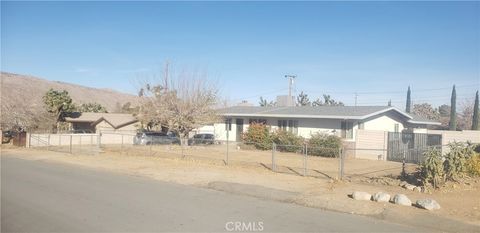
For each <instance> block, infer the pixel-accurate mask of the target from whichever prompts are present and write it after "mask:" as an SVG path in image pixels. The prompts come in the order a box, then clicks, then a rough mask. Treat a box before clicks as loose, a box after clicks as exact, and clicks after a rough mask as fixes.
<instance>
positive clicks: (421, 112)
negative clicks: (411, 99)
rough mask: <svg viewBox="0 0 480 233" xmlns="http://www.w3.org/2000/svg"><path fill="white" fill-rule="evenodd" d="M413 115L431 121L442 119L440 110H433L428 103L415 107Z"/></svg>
mask: <svg viewBox="0 0 480 233" xmlns="http://www.w3.org/2000/svg"><path fill="white" fill-rule="evenodd" d="M412 113H413V114H415V115H418V116H422V117H425V118H427V119H430V120H439V119H440V113H439V112H438V110H437V109H435V108H433V107H432V105H431V104H428V103H422V104H415V105H413V111H412Z"/></svg>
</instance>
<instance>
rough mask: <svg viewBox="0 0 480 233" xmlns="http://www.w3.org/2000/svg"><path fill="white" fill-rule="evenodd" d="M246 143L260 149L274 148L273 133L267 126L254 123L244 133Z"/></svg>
mask: <svg viewBox="0 0 480 233" xmlns="http://www.w3.org/2000/svg"><path fill="white" fill-rule="evenodd" d="M243 141H244V143H245V144H248V145H254V146H255V148H256V149H259V150H271V149H272V142H273V141H272V135H271V134H270V131H269V130H268V128H267V126H266V125H264V124H261V123H252V124H250V126H249V127H248V130H247V132H245V133H244V134H243Z"/></svg>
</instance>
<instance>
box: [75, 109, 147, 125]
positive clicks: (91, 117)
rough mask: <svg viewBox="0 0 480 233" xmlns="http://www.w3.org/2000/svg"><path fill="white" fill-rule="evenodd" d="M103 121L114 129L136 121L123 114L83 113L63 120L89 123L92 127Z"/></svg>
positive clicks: (130, 115) (132, 117) (131, 116)
mask: <svg viewBox="0 0 480 233" xmlns="http://www.w3.org/2000/svg"><path fill="white" fill-rule="evenodd" d="M103 120H104V121H106V122H107V123H108V124H110V125H111V126H112V127H113V128H115V129H117V128H120V127H122V126H125V125H128V124H131V123H135V122H137V121H138V120H137V119H136V118H135V117H134V116H133V115H132V114H124V113H94V112H84V113H75V114H73V116H71V117H66V118H65V121H67V122H87V123H88V122H89V123H91V124H92V125H96V124H98V123H100V122H101V121H103Z"/></svg>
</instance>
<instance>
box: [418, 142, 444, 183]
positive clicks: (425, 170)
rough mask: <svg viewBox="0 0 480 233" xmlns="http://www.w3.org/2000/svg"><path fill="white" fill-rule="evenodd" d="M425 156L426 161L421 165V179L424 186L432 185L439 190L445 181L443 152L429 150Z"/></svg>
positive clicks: (433, 149)
mask: <svg viewBox="0 0 480 233" xmlns="http://www.w3.org/2000/svg"><path fill="white" fill-rule="evenodd" d="M423 156H424V158H425V160H424V161H423V162H422V164H421V165H420V172H421V174H420V178H421V180H422V182H423V185H427V184H432V185H433V187H434V188H437V187H438V186H439V185H440V184H441V183H443V181H444V173H443V161H442V160H443V159H442V151H441V150H439V149H437V148H429V149H428V150H427V151H426V152H424V153H423Z"/></svg>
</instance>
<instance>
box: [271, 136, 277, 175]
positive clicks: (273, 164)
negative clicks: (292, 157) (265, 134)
mask: <svg viewBox="0 0 480 233" xmlns="http://www.w3.org/2000/svg"><path fill="white" fill-rule="evenodd" d="M276 150H277V145H276V144H275V142H274V143H272V171H274V172H276V171H277V167H276V164H275V151H276Z"/></svg>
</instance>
